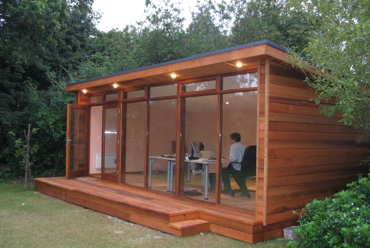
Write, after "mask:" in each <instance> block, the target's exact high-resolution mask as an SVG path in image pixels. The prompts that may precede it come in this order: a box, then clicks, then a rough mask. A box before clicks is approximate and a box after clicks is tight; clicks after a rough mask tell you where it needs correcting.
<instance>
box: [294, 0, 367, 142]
mask: <svg viewBox="0 0 370 248" xmlns="http://www.w3.org/2000/svg"><path fill="white" fill-rule="evenodd" d="M295 8H296V10H298V11H301V12H305V13H306V16H307V17H309V18H310V21H311V22H312V23H313V24H314V25H315V26H316V29H315V30H313V31H312V32H310V33H309V34H308V39H309V43H308V46H307V48H306V49H305V50H304V52H305V55H306V58H307V59H306V60H303V59H302V58H301V57H299V56H295V57H294V60H295V61H297V64H298V66H299V67H300V68H302V69H303V70H305V69H306V68H307V66H310V67H311V68H312V70H310V71H305V72H306V73H307V76H308V77H307V80H308V82H309V83H310V84H311V85H312V87H313V88H314V89H315V90H316V91H317V92H318V97H317V99H316V102H317V103H318V104H321V110H322V112H323V113H325V114H326V115H328V116H334V115H335V114H336V113H341V114H342V117H341V122H343V123H344V124H346V125H350V126H354V127H356V128H357V129H360V130H363V131H364V134H365V136H364V137H363V138H365V139H369V138H370V80H369V78H370V66H369V61H370V11H368V10H369V9H370V2H369V1H367V0H333V1H325V0H318V1H304V2H303V3H302V2H301V1H296V2H295ZM331 99H335V100H336V101H335V104H334V105H333V104H330V103H329V102H330V100H331Z"/></svg>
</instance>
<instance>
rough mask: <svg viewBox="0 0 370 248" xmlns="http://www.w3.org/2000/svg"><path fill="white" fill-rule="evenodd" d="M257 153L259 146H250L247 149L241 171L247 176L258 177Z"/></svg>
mask: <svg viewBox="0 0 370 248" xmlns="http://www.w3.org/2000/svg"><path fill="white" fill-rule="evenodd" d="M256 152H257V146H248V147H247V148H245V151H244V155H243V161H242V163H241V164H242V168H241V171H242V173H243V174H246V176H255V175H256Z"/></svg>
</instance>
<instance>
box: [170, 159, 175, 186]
mask: <svg viewBox="0 0 370 248" xmlns="http://www.w3.org/2000/svg"><path fill="white" fill-rule="evenodd" d="M175 165H176V162H175V161H171V184H170V186H171V187H170V190H171V192H174V189H173V171H174V169H175Z"/></svg>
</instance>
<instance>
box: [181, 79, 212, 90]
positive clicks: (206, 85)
mask: <svg viewBox="0 0 370 248" xmlns="http://www.w3.org/2000/svg"><path fill="white" fill-rule="evenodd" d="M185 89H186V90H185V91H186V92H192V91H204V90H214V89H216V81H215V80H211V81H204V82H197V83H191V84H185Z"/></svg>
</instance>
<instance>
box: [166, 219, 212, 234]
mask: <svg viewBox="0 0 370 248" xmlns="http://www.w3.org/2000/svg"><path fill="white" fill-rule="evenodd" d="M170 227H172V228H173V229H176V230H178V232H179V236H181V237H186V236H191V235H195V234H199V233H201V232H209V231H210V225H209V222H208V221H205V220H200V219H195V220H184V221H178V222H172V223H170Z"/></svg>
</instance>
